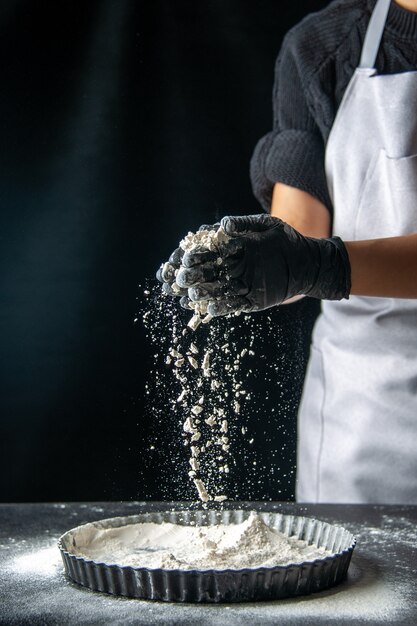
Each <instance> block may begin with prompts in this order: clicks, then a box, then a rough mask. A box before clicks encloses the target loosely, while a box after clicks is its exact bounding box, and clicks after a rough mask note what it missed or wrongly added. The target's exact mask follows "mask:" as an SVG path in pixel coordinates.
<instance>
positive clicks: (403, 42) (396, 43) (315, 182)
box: [250, 0, 417, 211]
mask: <svg viewBox="0 0 417 626" xmlns="http://www.w3.org/2000/svg"><path fill="white" fill-rule="evenodd" d="M375 2H376V0H335V1H334V2H331V3H330V4H329V6H327V7H326V8H325V9H323V10H322V11H320V12H318V13H313V14H311V15H308V16H307V17H306V18H304V19H303V20H302V21H301V22H300V23H299V24H298V25H297V26H295V27H294V28H293V29H292V30H290V31H289V33H288V34H287V35H286V37H285V39H284V42H283V44H282V48H281V51H280V53H279V55H278V59H277V62H276V66H275V83H274V89H273V130H272V131H271V132H270V133H268V134H267V135H265V136H264V137H263V138H262V139H261V140H260V141H259V142H258V144H257V146H256V148H255V151H254V154H253V157H252V160H251V168H250V169H251V180H252V187H253V191H254V194H255V196H256V198H257V199H258V200H259V201H260V203H261V204H262V206H263V208H264V209H265V210H266V211H269V210H270V205H271V196H272V190H273V186H274V184H275V183H276V182H282V183H285V184H286V185H290V186H292V187H297V188H298V189H301V190H303V191H307V192H308V193H310V194H311V195H313V196H315V197H316V198H318V199H319V200H321V202H323V203H324V204H325V205H326V206H328V207H329V209H330V210H332V206H331V201H330V198H329V195H328V191H327V184H326V178H325V173H324V150H325V146H326V142H327V139H328V136H329V132H330V129H331V127H332V124H333V121H334V118H335V115H336V111H337V109H338V107H339V105H340V102H341V99H342V97H343V94H344V91H345V89H346V87H347V85H348V82H349V80H350V78H351V76H352V74H353V72H354V70H355V68H356V67H357V66H358V64H359V59H360V54H361V49H362V42H363V39H364V37H365V32H366V28H367V25H368V22H369V19H370V16H371V13H372V9H373V8H374V6H375ZM376 68H377V70H378V72H379V73H381V74H394V73H399V72H404V71H410V70H415V69H417V13H413V12H411V11H406V10H405V9H402V8H401V7H400V6H398V5H397V4H395V3H394V2H391V7H390V9H389V13H388V18H387V22H386V25H385V30H384V34H383V38H382V42H381V46H380V49H379V53H378V57H377V62H376ZM410 115H417V111H410Z"/></svg>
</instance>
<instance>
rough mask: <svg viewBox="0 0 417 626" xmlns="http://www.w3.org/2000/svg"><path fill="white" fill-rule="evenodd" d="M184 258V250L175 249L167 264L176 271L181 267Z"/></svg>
mask: <svg viewBox="0 0 417 626" xmlns="http://www.w3.org/2000/svg"><path fill="white" fill-rule="evenodd" d="M183 256H184V250H183V249H182V248H175V250H174V252H173V253H172V254H171V256H170V257H169V259H168V262H169V263H170V264H171V265H173V266H174V267H175V268H176V269H178V268H179V266H180V265H181V261H182V257H183Z"/></svg>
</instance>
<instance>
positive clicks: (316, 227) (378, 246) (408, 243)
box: [271, 183, 417, 302]
mask: <svg viewBox="0 0 417 626" xmlns="http://www.w3.org/2000/svg"><path fill="white" fill-rule="evenodd" d="M271 215H272V216H273V217H279V218H280V219H281V220H283V221H284V222H287V224H290V226H292V227H293V228H295V229H296V230H298V232H300V233H301V234H302V235H305V236H306V237H316V238H322V237H329V236H330V221H331V220H330V214H329V211H328V209H327V208H326V206H325V205H324V204H322V203H321V202H320V201H319V200H317V199H316V198H314V197H313V196H311V195H310V194H308V193H306V192H304V191H300V190H299V189H295V188H294V187H289V186H287V185H283V184H281V183H278V184H276V185H275V187H274V192H273V196H272V205H271ZM344 244H345V246H346V249H347V252H348V255H349V261H350V266H351V280H352V288H351V294H352V295H357V296H376V297H386V298H417V234H412V235H406V236H402V237H390V238H384V239H372V240H364V241H345V242H344ZM300 297H302V296H295V297H294V298H291V299H290V300H286V302H293V301H295V300H298V299H299V298H300Z"/></svg>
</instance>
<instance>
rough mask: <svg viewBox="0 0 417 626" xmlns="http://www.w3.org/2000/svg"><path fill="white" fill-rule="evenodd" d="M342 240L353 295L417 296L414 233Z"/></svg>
mask: <svg viewBox="0 0 417 626" xmlns="http://www.w3.org/2000/svg"><path fill="white" fill-rule="evenodd" d="M344 244H345V247H346V250H347V253H348V255H349V261H350V267H351V280H352V288H351V294H352V295H355V296H377V297H385V298H417V234H412V235H404V236H402V237H389V238H385V239H370V240H365V241H345V242H344Z"/></svg>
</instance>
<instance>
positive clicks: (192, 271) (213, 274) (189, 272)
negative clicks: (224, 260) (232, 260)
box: [175, 263, 219, 287]
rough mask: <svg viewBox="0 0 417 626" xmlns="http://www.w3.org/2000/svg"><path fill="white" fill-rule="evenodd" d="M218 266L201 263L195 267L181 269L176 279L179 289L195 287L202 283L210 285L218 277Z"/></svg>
mask: <svg viewBox="0 0 417 626" xmlns="http://www.w3.org/2000/svg"><path fill="white" fill-rule="evenodd" d="M218 273H219V272H218V265H216V264H215V263H201V264H200V265H196V266H195V267H190V268H187V267H181V268H180V269H179V270H178V273H177V275H176V277H175V281H176V283H177V285H179V287H194V285H198V284H200V283H209V282H212V281H213V280H216V279H217V277H218Z"/></svg>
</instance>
